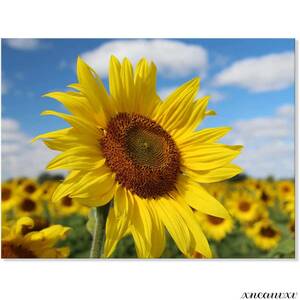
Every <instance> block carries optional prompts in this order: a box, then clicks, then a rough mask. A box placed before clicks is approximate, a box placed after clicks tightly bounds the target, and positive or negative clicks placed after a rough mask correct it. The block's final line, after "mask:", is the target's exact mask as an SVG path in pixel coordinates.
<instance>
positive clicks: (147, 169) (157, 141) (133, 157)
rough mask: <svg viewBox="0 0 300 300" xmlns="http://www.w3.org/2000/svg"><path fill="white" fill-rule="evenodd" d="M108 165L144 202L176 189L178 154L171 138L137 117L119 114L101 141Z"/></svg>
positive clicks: (142, 118) (140, 117)
mask: <svg viewBox="0 0 300 300" xmlns="http://www.w3.org/2000/svg"><path fill="white" fill-rule="evenodd" d="M101 146H102V150H103V154H104V156H105V158H106V163H107V165H108V166H109V167H110V168H111V170H112V171H113V172H115V173H116V180H117V181H118V182H119V183H120V184H122V186H123V187H125V188H127V189H129V190H130V191H132V192H133V193H135V194H137V195H138V196H140V197H142V198H156V197H159V196H163V195H165V194H167V193H168V192H170V191H172V190H173V189H174V186H175V183H176V179H177V175H178V173H179V152H178V149H177V147H176V144H175V142H174V141H173V139H172V137H171V136H170V135H169V134H168V133H167V132H166V131H165V130H164V129H163V128H162V127H161V126H159V125H158V124H157V123H156V122H154V121H152V120H150V119H148V118H147V117H144V116H141V115H138V114H129V113H119V114H118V115H117V116H115V117H114V118H112V119H111V121H110V122H109V124H108V127H107V131H106V135H105V136H104V137H103V138H102V140H101Z"/></svg>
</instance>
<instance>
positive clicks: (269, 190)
mask: <svg viewBox="0 0 300 300" xmlns="http://www.w3.org/2000/svg"><path fill="white" fill-rule="evenodd" d="M257 196H258V197H259V199H260V201H261V202H262V203H263V204H264V205H266V206H270V207H272V206H274V204H275V199H276V191H275V189H274V187H273V185H272V184H270V183H267V182H265V183H264V184H263V185H262V188H261V189H260V191H259V192H258V193H257Z"/></svg>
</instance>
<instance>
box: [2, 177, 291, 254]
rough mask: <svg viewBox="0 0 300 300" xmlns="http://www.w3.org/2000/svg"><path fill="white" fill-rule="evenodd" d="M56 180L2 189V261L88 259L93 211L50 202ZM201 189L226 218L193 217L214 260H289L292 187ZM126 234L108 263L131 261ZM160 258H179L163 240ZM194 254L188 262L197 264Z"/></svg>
mask: <svg viewBox="0 0 300 300" xmlns="http://www.w3.org/2000/svg"><path fill="white" fill-rule="evenodd" d="M61 180H62V178H61V177H54V176H53V177H51V176H40V177H39V178H38V179H34V178H13V179H10V180H7V181H5V182H3V183H2V188H1V196H2V197H1V198H2V205H1V209H2V257H3V258H5V257H9V258H12V257H14V258H20V257H22V258H88V257H90V248H91V243H92V231H93V224H94V211H93V209H90V208H88V207H85V206H83V205H81V204H79V203H77V202H76V201H74V200H73V199H72V198H70V197H68V196H66V197H63V198H62V199H61V200H60V201H58V202H52V201H51V196H52V194H53V192H54V191H55V189H56V187H57V186H58V185H59V184H60V182H61ZM205 188H206V189H207V190H208V191H209V192H210V193H211V194H212V195H213V196H214V197H215V198H216V199H218V200H219V201H220V202H221V203H222V204H223V205H224V206H225V208H227V209H228V211H229V212H230V215H231V218H230V219H221V218H218V217H215V216H211V215H206V214H203V213H200V212H196V211H195V212H194V213H195V215H196V218H197V220H198V222H199V223H200V225H201V227H202V229H203V231H204V233H205V235H206V236H207V238H208V241H209V245H210V247H211V250H212V253H213V258H294V257H295V202H294V200H295V199H294V193H295V191H294V181H292V180H279V181H276V180H274V179H272V178H268V179H265V180H261V179H259V180H258V179H253V178H247V177H245V178H242V176H238V177H236V178H233V179H232V180H228V181H223V182H220V183H214V184H207V185H205ZM136 257H137V255H136V250H135V245H134V241H133V239H132V237H131V236H130V234H127V235H125V237H124V238H123V239H122V240H121V241H120V242H119V243H118V245H117V248H116V250H115V251H114V253H113V255H112V258H136ZM161 257H162V258H184V257H185V256H184V255H183V254H182V253H181V252H180V251H179V250H178V249H177V247H176V245H175V243H174V242H173V241H172V239H171V238H170V237H169V236H167V242H166V248H165V251H164V252H163V254H162V256H161ZM202 257H203V256H202V255H201V254H199V253H194V255H193V258H202Z"/></svg>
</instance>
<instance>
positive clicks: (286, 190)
mask: <svg viewBox="0 0 300 300" xmlns="http://www.w3.org/2000/svg"><path fill="white" fill-rule="evenodd" d="M277 191H278V194H279V197H280V199H286V198H290V197H293V196H294V194H295V185H294V182H292V181H289V180H282V181H279V182H278V183H277Z"/></svg>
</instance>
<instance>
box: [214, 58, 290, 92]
mask: <svg viewBox="0 0 300 300" xmlns="http://www.w3.org/2000/svg"><path fill="white" fill-rule="evenodd" d="M293 82H294V53H293V52H283V53H279V54H269V55H265V56H260V57H253V58H247V59H242V60H239V61H236V62H235V63H233V64H232V65H231V66H229V67H228V68H226V69H224V70H223V71H221V72H220V73H219V74H217V75H216V77H215V79H214V84H215V85H216V86H225V85H233V86H239V87H243V88H246V89H249V90H250V91H252V92H266V91H276V90H281V89H284V88H287V87H289V86H290V85H291V84H293Z"/></svg>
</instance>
